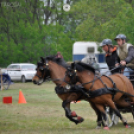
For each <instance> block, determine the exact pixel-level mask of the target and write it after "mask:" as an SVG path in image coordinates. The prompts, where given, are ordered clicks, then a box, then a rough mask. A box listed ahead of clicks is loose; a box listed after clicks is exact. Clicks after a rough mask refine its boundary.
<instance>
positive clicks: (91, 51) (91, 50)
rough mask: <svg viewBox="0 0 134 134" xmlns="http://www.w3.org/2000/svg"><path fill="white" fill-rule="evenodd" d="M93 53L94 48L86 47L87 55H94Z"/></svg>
mask: <svg viewBox="0 0 134 134" xmlns="http://www.w3.org/2000/svg"><path fill="white" fill-rule="evenodd" d="M94 51H95V50H94V47H88V48H87V52H88V53H94Z"/></svg>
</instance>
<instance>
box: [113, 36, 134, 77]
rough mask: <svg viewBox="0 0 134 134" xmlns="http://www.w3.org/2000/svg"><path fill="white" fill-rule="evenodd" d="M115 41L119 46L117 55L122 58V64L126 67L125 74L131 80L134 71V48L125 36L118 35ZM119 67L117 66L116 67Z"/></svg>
mask: <svg viewBox="0 0 134 134" xmlns="http://www.w3.org/2000/svg"><path fill="white" fill-rule="evenodd" d="M115 41H116V42H117V44H118V50H117V54H118V56H119V58H120V64H121V65H122V66H126V67H125V69H124V73H123V74H124V75H125V76H127V77H128V78H129V77H130V73H131V72H132V71H133V69H134V46H133V45H132V44H129V43H126V36H125V35H124V34H118V35H117V36H116V38H115ZM118 65H119V64H116V66H118Z"/></svg>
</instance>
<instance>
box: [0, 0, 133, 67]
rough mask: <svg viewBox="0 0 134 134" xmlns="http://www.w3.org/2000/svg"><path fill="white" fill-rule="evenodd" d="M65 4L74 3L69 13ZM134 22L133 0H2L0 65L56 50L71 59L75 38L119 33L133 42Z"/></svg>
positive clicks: (30, 59)
mask: <svg viewBox="0 0 134 134" xmlns="http://www.w3.org/2000/svg"><path fill="white" fill-rule="evenodd" d="M65 3H68V4H70V5H71V10H70V11H69V12H65V11H64V10H63V5H64V4H65ZM17 4H18V5H17ZM15 5H17V6H15ZM133 24H134V1H133V0H65V1H62V0H43V1H39V0H25V1H24V0H19V1H16V0H3V1H1V5H0V66H3V67H5V66H7V65H8V64H10V63H16V62H32V63H36V62H37V60H39V57H40V56H44V57H45V56H47V55H52V54H56V53H57V51H60V52H61V53H62V54H63V57H64V59H65V60H66V61H69V60H72V45H73V43H74V42H75V41H97V42H101V41H102V40H103V39H104V38H111V39H114V37H115V36H116V35H117V34H119V33H124V34H126V36H127V37H128V39H129V42H131V43H132V44H134V26H133ZM114 44H115V42H114Z"/></svg>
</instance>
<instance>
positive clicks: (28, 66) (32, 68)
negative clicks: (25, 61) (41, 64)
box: [21, 65, 36, 70]
mask: <svg viewBox="0 0 134 134" xmlns="http://www.w3.org/2000/svg"><path fill="white" fill-rule="evenodd" d="M21 69H22V70H35V69H36V66H35V65H22V66H21Z"/></svg>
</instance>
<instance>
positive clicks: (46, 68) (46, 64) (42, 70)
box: [35, 60, 49, 79]
mask: <svg viewBox="0 0 134 134" xmlns="http://www.w3.org/2000/svg"><path fill="white" fill-rule="evenodd" d="M42 64H43V65H45V68H44V67H43V65H42V68H39V70H41V72H44V71H45V70H48V68H49V66H48V65H49V64H48V61H47V60H46V63H42ZM41 74H42V76H39V75H37V74H36V75H35V76H37V77H38V78H40V79H43V73H41Z"/></svg>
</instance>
